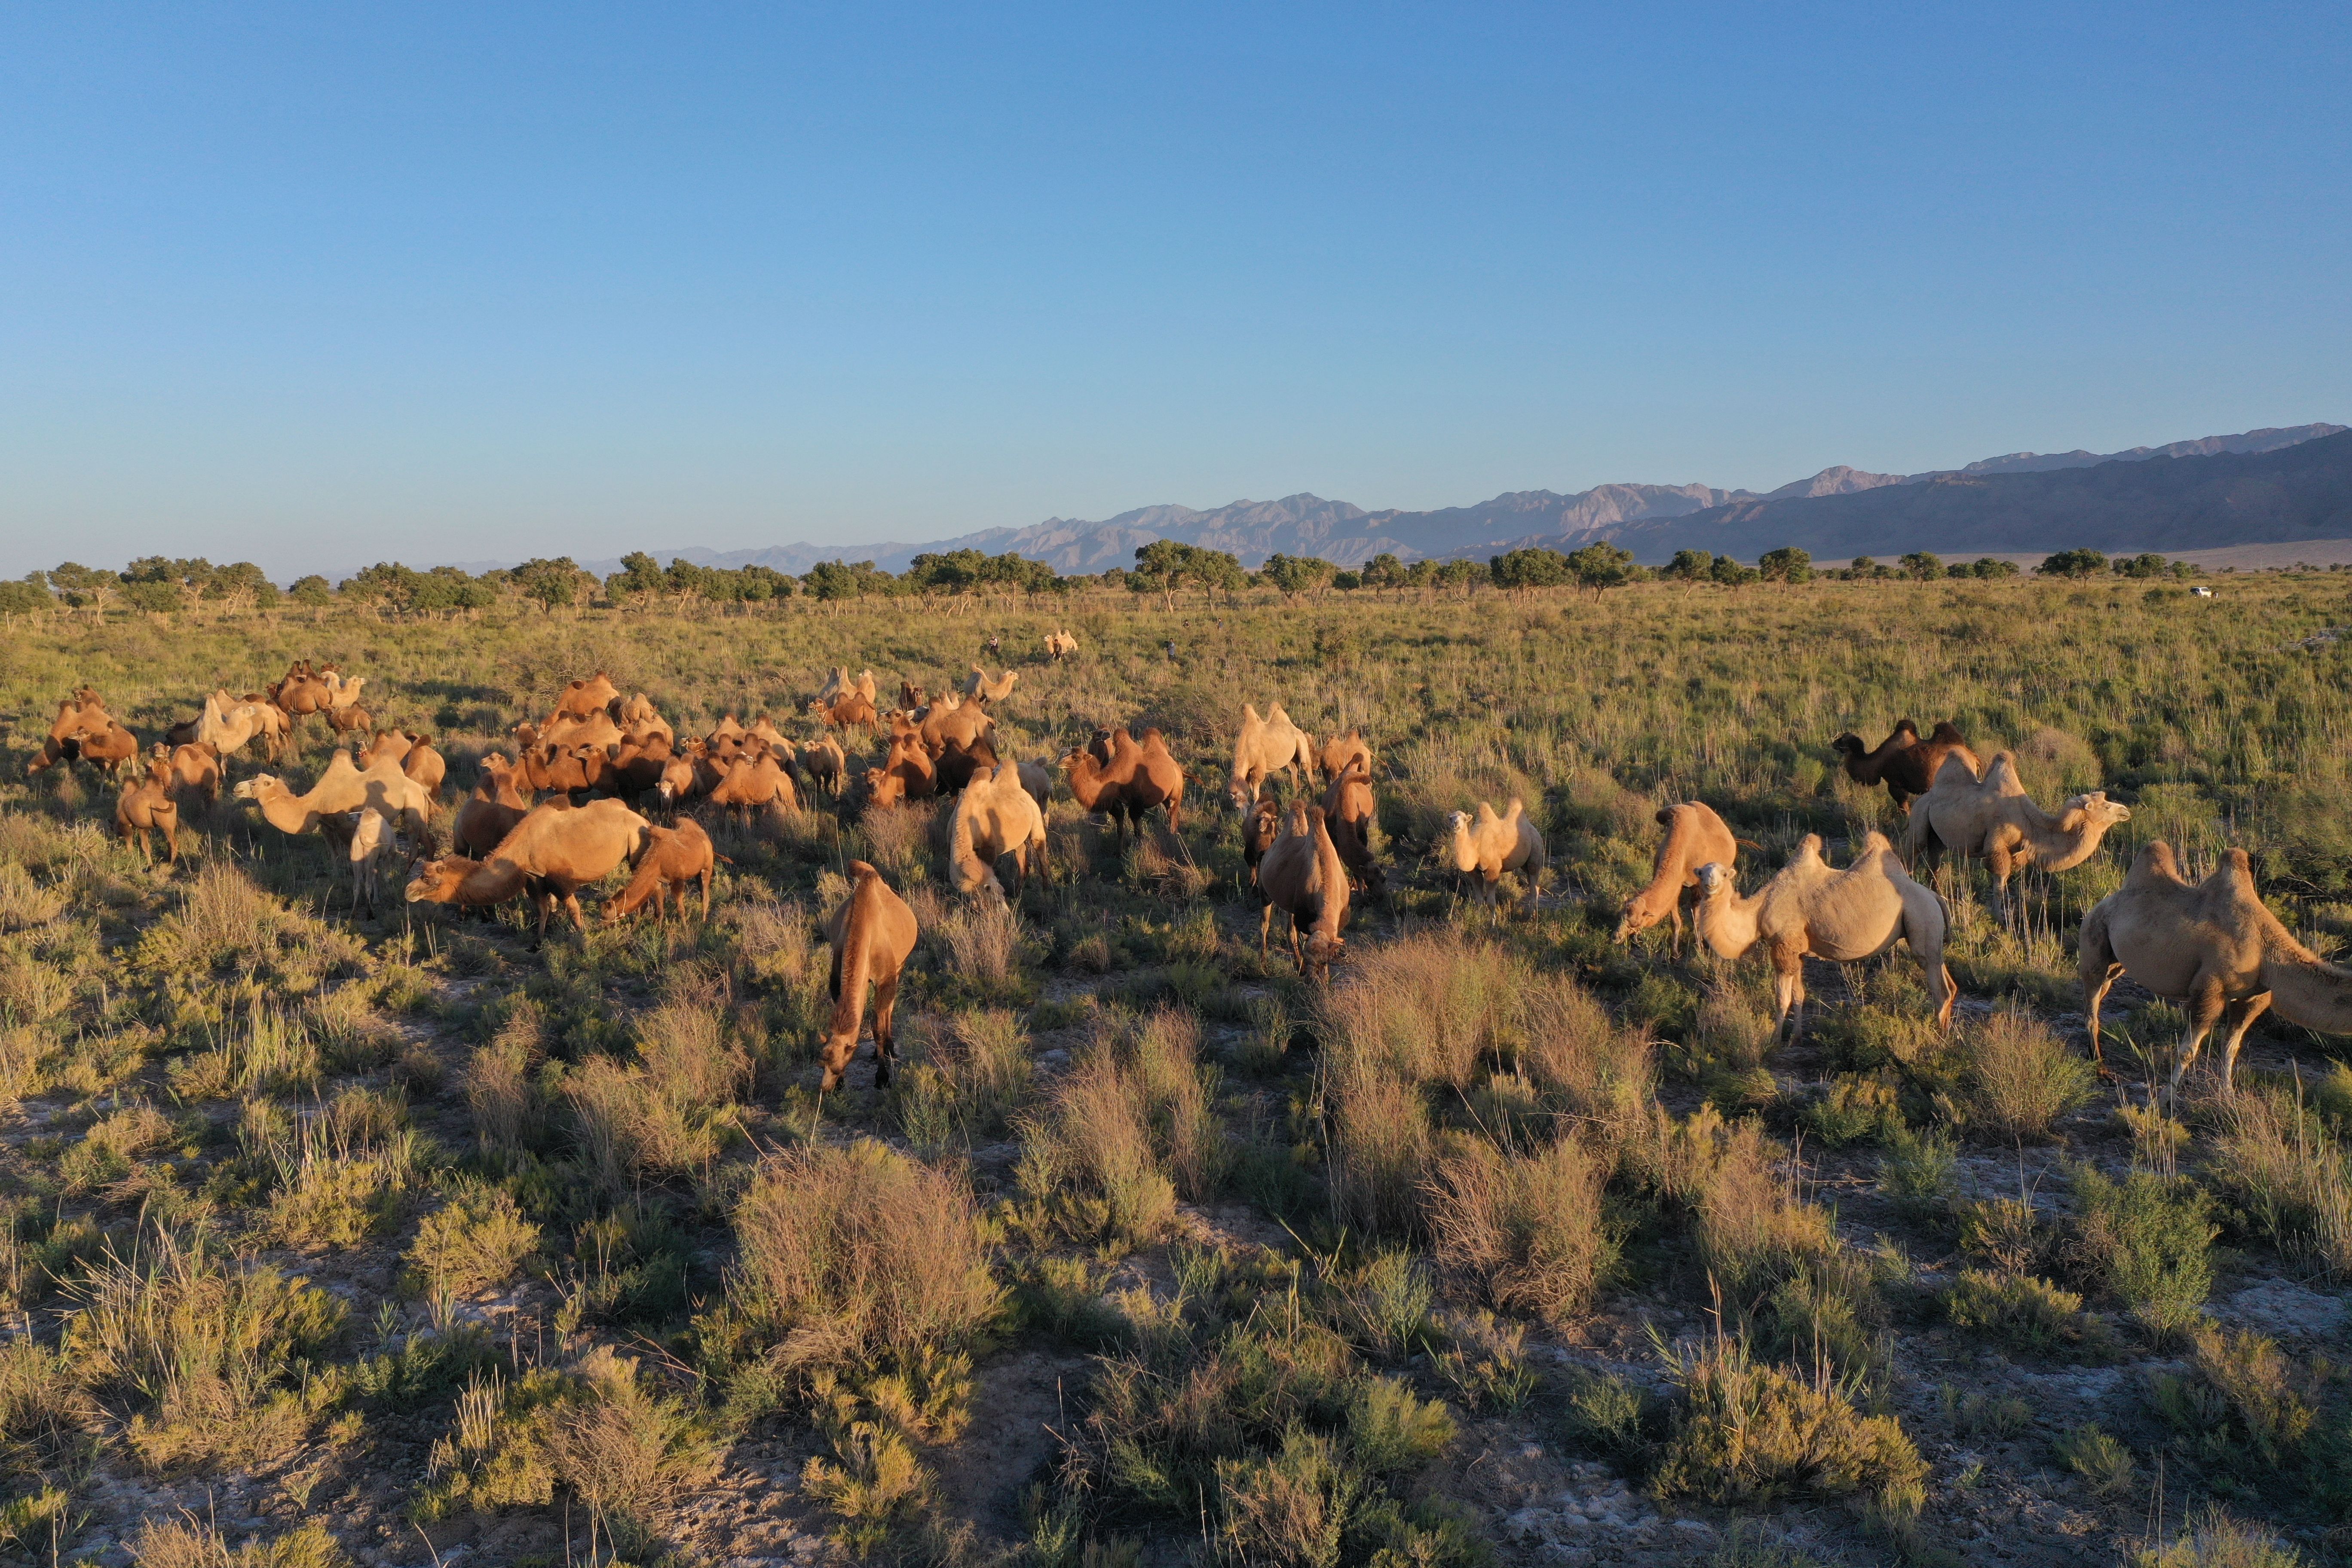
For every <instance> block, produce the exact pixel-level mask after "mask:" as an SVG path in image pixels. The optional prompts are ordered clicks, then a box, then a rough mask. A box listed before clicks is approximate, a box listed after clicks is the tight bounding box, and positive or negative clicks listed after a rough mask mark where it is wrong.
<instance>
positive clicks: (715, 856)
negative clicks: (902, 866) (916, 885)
mask: <svg viewBox="0 0 2352 1568" xmlns="http://www.w3.org/2000/svg"><path fill="white" fill-rule="evenodd" d="M710 858H712V859H713V860H716V861H718V862H719V864H720V865H721V866H732V865H733V864H735V862H734V861H732V860H730V859H729V858H727V857H726V856H724V855H721V854H720V853H719V851H717V850H716V849H714V850H712V851H711V852H710ZM858 864H859V865H861V866H863V865H865V864H866V862H864V861H863V860H861V861H859V862H858ZM868 869H871V868H868Z"/></svg>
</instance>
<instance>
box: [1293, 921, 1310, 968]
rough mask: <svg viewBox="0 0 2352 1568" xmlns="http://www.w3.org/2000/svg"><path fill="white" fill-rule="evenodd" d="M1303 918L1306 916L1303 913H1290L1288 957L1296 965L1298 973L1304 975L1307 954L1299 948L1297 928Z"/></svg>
mask: <svg viewBox="0 0 2352 1568" xmlns="http://www.w3.org/2000/svg"><path fill="white" fill-rule="evenodd" d="M1305 919H1306V917H1305V916H1303V915H1292V916H1291V917H1290V958H1291V962H1292V963H1296V964H1297V965H1298V973H1300V974H1301V975H1304V974H1305V973H1307V954H1306V953H1305V952H1302V951H1301V950H1300V948H1299V945H1298V928H1299V925H1300V924H1301V922H1302V921H1304V920H1305Z"/></svg>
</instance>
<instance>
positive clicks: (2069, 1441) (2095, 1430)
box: [2053, 1423, 2139, 1497]
mask: <svg viewBox="0 0 2352 1568" xmlns="http://www.w3.org/2000/svg"><path fill="white" fill-rule="evenodd" d="M2053 1447H2055V1448H2056V1449H2057V1452H2058V1458H2060V1459H2062V1460H2063V1461H2064V1462H2065V1465H2066V1468H2068V1469H2070V1470H2072V1471H2074V1473H2075V1474H2076V1475H2078V1476H2080V1477H2082V1478H2083V1479H2084V1480H2085V1481H2088V1482H2089V1483H2090V1486H2091V1491H2092V1493H2093V1494H2094V1495H2095V1496H2098V1497H2113V1496H2115V1495H2116V1493H2117V1492H2120V1491H2123V1490H2124V1489H2126V1488H2128V1487H2129V1486H2130V1485H2131V1484H2132V1482H2133V1481H2134V1480H2135V1479H2137V1477H2138V1475H2139V1466H2138V1465H2137V1463H2135V1462H2134V1461H2133V1459H2132V1452H2131V1450H2130V1449H2129V1448H2126V1447H2124V1446H2123V1445H2122V1444H2121V1443H2118V1442H2116V1440H2115V1439H2114V1438H2113V1437H2110V1436H2107V1435H2106V1433H2105V1432H2103V1431H2101V1430H2100V1429H2099V1427H2098V1426H2097V1424H2096V1423H2091V1424H2088V1425H2084V1426H2070V1427H2068V1428H2067V1429H2066V1430H2065V1431H2063V1432H2062V1433H2060V1434H2059V1435H2058V1440H2057V1442H2056V1443H2055V1444H2053Z"/></svg>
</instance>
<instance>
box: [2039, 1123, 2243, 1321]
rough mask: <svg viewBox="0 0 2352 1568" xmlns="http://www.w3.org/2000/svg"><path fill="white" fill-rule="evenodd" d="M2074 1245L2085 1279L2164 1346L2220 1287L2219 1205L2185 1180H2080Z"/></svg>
mask: <svg viewBox="0 0 2352 1568" xmlns="http://www.w3.org/2000/svg"><path fill="white" fill-rule="evenodd" d="M2212 1206H2213V1205H2212V1200H2211V1199H2210V1197H2208V1196H2207V1195H2206V1194H2205V1191H2204V1189H2203V1188H2201V1187H2200V1186H2198V1185H2197V1184H2196V1183H2194V1182H2192V1181H2190V1180H2189V1179H2188V1178H2186V1177H2180V1176H2169V1177H2168V1176H2159V1175H2158V1174H2156V1173H2153V1172H2149V1171H2134V1172H2132V1173H2130V1174H2128V1175H2126V1177H2125V1178H2124V1179H2123V1180H2122V1181H2120V1182H2117V1181H2115V1180H2113V1179H2112V1178H2110V1177H2108V1176H2106V1175H2105V1174H2104V1173H2101V1172H2099V1171H2098V1170H2097V1169H2095V1168H2094V1167H2092V1166H2089V1165H2084V1166H2080V1167H2078V1168H2077V1169H2076V1170H2075V1172H2074V1211H2075V1212H2074V1245H2075V1249H2076V1252H2077V1255H2078V1257H2079V1258H2080V1259H2081V1265H2082V1271H2083V1275H2084V1279H2087V1280H2089V1281H2092V1282H2094V1283H2095V1284H2096V1285H2097V1286H2098V1287H2099V1288H2100V1289H2104V1290H2105V1291H2106V1292H2107V1293H2109V1294H2110V1295H2112V1296H2114V1297H2115V1298H2116V1300H2118V1301H2120V1302H2122V1303H2123V1305H2124V1306H2125V1307H2126V1309H2127V1310H2129V1311H2130V1312H2131V1314H2132V1316H2133V1317H2134V1318H2135V1319H2137V1321H2139V1323H2140V1324H2141V1325H2142V1326H2143V1327H2144V1328H2146V1329H2147V1331H2148V1332H2149V1334H2151V1335H2152V1336H2154V1337H2155V1338H2156V1339H2158V1341H2159V1342H2164V1341H2169V1340H2171V1339H2174V1338H2177V1337H2178V1336H2179V1335H2180V1334H2182V1333H2184V1332H2186V1331H2188V1330H2189V1327H2190V1326H2191V1325H2193V1324H2195V1323H2196V1322H2197V1321H2199V1318H2200V1311H2199V1309H2200V1308H2201V1307H2202V1306H2203V1305H2204V1304H2205V1297H2206V1295H2207V1293H2208V1292H2210V1290H2211V1289H2212V1288H2213V1262H2212V1247H2213V1238H2214V1237H2217V1236H2219V1235H2220V1234H2221V1230H2220V1227H2219V1226H2216V1225H2214V1224H2213V1222H2212V1219H2211V1217H2210V1216H2211V1215H2212Z"/></svg>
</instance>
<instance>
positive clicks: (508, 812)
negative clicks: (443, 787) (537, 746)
mask: <svg viewBox="0 0 2352 1568" xmlns="http://www.w3.org/2000/svg"><path fill="white" fill-rule="evenodd" d="M526 816H530V795H527V794H525V793H524V791H523V788H522V777H521V774H520V772H519V771H518V770H517V769H516V767H515V765H514V764H513V763H509V762H508V761H507V760H506V759H505V758H504V757H502V756H499V754H498V753H496V752H492V753H491V754H490V755H488V756H487V757H484V758H483V759H482V772H481V779H480V782H478V784H475V786H474V793H473V794H472V795H470V796H468V797H467V799H465V800H463V801H461V802H459V803H458V805H457V826H456V827H454V828H453V829H451V830H450V834H449V848H450V850H451V852H452V853H454V854H457V855H462V856H466V857H468V858H474V859H479V858H482V857H484V856H486V855H488V853H489V852H490V851H491V850H493V849H496V848H497V847H499V841H500V840H502V839H504V838H505V837H506V836H507V835H508V834H509V833H512V832H513V831H514V827H515V824H516V823H518V822H520V821H521V820H522V819H523V818H524V817H526Z"/></svg>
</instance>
